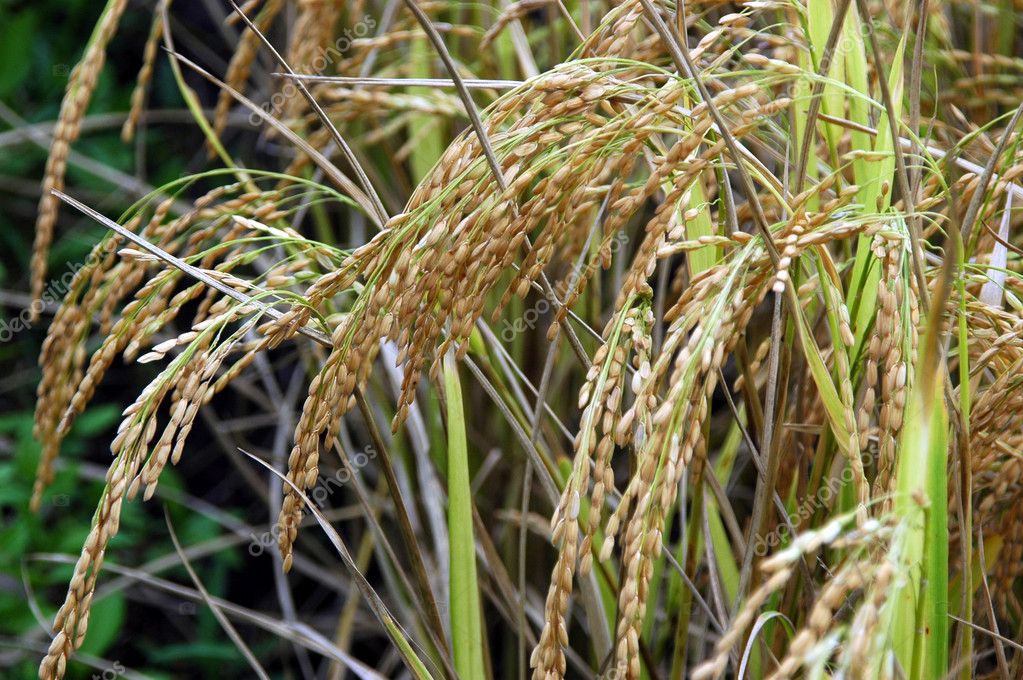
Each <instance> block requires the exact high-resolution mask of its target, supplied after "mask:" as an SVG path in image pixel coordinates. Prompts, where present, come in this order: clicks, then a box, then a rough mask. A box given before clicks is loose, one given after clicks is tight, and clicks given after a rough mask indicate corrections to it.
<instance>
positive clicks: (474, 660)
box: [444, 352, 486, 678]
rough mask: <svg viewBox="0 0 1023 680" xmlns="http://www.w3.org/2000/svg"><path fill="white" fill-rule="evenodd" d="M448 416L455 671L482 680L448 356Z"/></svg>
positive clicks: (472, 544) (461, 428)
mask: <svg viewBox="0 0 1023 680" xmlns="http://www.w3.org/2000/svg"><path fill="white" fill-rule="evenodd" d="M444 392H445V397H446V399H447V414H448V534H449V535H450V542H449V550H450V553H451V584H450V591H451V594H450V598H451V602H450V605H451V642H452V645H453V647H454V649H453V651H454V655H455V670H456V671H458V675H459V676H460V677H462V678H484V677H486V675H485V673H484V670H483V640H482V633H481V629H480V599H479V597H480V591H479V584H478V583H477V580H476V539H475V538H474V536H473V527H472V517H473V513H472V487H471V480H470V478H469V451H468V445H467V444H466V439H465V410H464V406H463V404H462V385H461V382H460V381H459V378H458V363H457V362H456V361H455V356H454V353H453V352H448V353H447V354H446V355H445V356H444Z"/></svg>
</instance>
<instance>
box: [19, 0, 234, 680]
mask: <svg viewBox="0 0 1023 680" xmlns="http://www.w3.org/2000/svg"><path fill="white" fill-rule="evenodd" d="M101 9H102V3H95V2H88V1H87V0H60V1H57V0H43V1H39V2H10V0H0V63H2V64H3V68H0V206H2V209H0V369H2V370H0V677H3V678H11V679H15V678H35V677H36V672H37V670H36V669H37V667H38V663H39V660H40V658H41V657H42V653H43V652H44V651H45V649H46V646H47V645H48V644H49V634H48V629H49V626H50V624H51V622H52V620H53V616H54V614H55V613H56V608H57V606H58V605H59V604H60V602H62V601H63V597H64V592H65V590H66V588H67V582H68V579H69V578H70V575H71V571H72V566H73V561H74V559H76V558H77V555H78V553H79V552H80V550H81V547H82V544H83V542H84V539H85V537H86V535H87V533H88V530H89V526H90V521H91V518H92V515H93V513H94V511H95V507H96V502H97V500H98V499H99V497H100V493H101V491H102V488H103V483H102V482H103V474H104V472H105V469H106V466H107V464H108V463H109V460H110V454H109V448H108V445H109V441H110V438H111V436H112V432H113V431H114V429H115V428H116V425H117V422H118V420H119V411H120V409H121V408H123V406H124V404H113V403H110V400H109V399H108V400H107V402H106V403H104V400H103V399H102V398H101V399H99V400H97V402H96V405H94V406H93V407H91V408H90V409H89V410H88V411H87V412H86V413H85V414H84V415H83V416H82V417H81V418H80V419H79V420H78V421H77V422H76V424H75V426H74V429H73V431H72V433H71V435H70V436H69V437H68V438H67V440H66V441H65V442H64V445H63V447H62V449H61V458H60V460H59V463H58V467H57V469H56V477H55V480H54V482H53V484H52V485H51V486H50V488H49V489H48V490H47V492H46V495H45V498H44V503H43V507H42V508H41V509H40V511H39V512H38V513H32V512H31V511H30V510H29V507H28V505H29V498H30V496H31V493H32V484H33V480H34V478H35V470H36V464H37V462H38V457H39V446H38V444H37V442H36V441H35V440H34V438H33V436H32V426H33V411H34V405H35V386H36V384H37V383H38V380H39V371H38V368H37V367H36V358H37V356H38V353H39V349H40V347H41V345H42V341H43V339H44V337H45V332H46V327H47V324H48V323H49V320H50V318H51V312H47V313H44V315H43V318H42V319H40V321H39V322H38V323H37V324H35V325H33V326H31V327H29V328H27V329H25V330H19V331H18V332H11V330H10V329H12V328H15V327H18V326H17V325H16V323H15V320H17V319H20V320H22V321H24V320H25V319H26V318H27V316H26V315H25V314H24V306H25V304H26V303H27V293H26V291H27V290H28V287H29V286H28V264H29V260H30V257H31V252H32V242H33V238H34V220H35V213H36V206H37V204H38V201H39V196H40V182H41V178H42V175H43V169H44V164H45V159H46V153H47V149H46V148H45V146H44V145H43V144H40V143H39V142H38V141H37V138H36V139H34V138H33V137H32V136H31V135H29V134H27V133H26V130H27V129H28V128H27V126H33V129H35V130H36V131H37V132H36V134H37V135H38V134H39V131H42V132H44V133H46V134H47V138H46V139H44V140H43V141H44V143H45V142H46V141H47V140H48V133H49V130H48V129H47V128H46V124H48V123H52V122H53V121H54V120H55V119H56V117H57V115H58V112H59V110H60V103H61V99H62V97H63V94H64V88H65V86H66V83H67V79H68V76H69V74H70V72H71V69H72V68H73V67H74V64H75V63H76V62H77V60H78V59H79V58H80V56H81V50H82V47H83V45H84V42H85V39H84V37H85V36H87V35H88V34H89V33H90V32H91V30H92V28H93V25H94V23H95V21H96V19H97V17H98V15H99V12H100V10H101ZM151 18H152V14H151V12H150V11H148V9H147V10H142V9H141V8H138V11H129V12H128V15H127V16H126V18H125V21H124V22H123V24H122V26H121V28H120V30H119V32H118V39H117V40H115V41H114V43H113V45H112V46H111V52H110V54H109V55H108V60H107V64H106V66H105V68H104V70H103V74H102V77H101V79H100V82H99V85H98V87H97V89H96V92H95V94H94V95H93V98H92V102H91V105H90V107H89V116H90V117H103V118H104V119H105V120H108V121H111V122H110V123H109V124H107V125H104V126H102V127H101V128H99V129H90V130H87V131H86V132H84V133H83V134H82V136H81V138H80V139H79V140H78V141H77V142H76V143H75V145H74V147H73V148H74V150H75V151H76V152H78V153H80V154H82V155H84V156H85V157H87V158H88V159H90V160H91V161H94V162H96V163H98V164H100V165H102V166H105V167H106V168H110V169H114V170H117V171H119V172H122V173H126V174H128V175H132V176H134V177H136V178H137V179H140V180H142V181H144V182H146V183H148V184H150V185H152V186H159V185H160V184H163V183H165V182H167V181H169V180H171V179H175V178H177V177H179V176H180V175H181V174H183V173H184V172H185V171H186V167H185V162H186V161H183V160H182V159H186V160H187V159H188V158H190V157H191V156H192V155H194V154H195V151H196V148H197V144H196V142H197V141H198V138H197V136H196V137H192V136H190V135H192V134H194V133H192V132H190V131H185V132H184V133H183V132H182V130H181V129H180V128H182V127H183V126H180V125H179V126H177V127H175V128H166V127H160V126H152V127H149V128H147V129H146V130H145V131H144V133H143V135H142V136H141V137H140V141H138V142H137V144H136V145H131V144H125V143H124V142H122V141H121V139H120V118H119V117H117V116H111V115H109V114H118V113H121V114H123V113H124V112H126V111H127V110H128V106H129V101H130V96H131V92H132V89H133V86H134V81H135V76H136V73H137V71H138V68H139V66H140V65H141V54H142V45H143V44H144V42H145V39H146V36H147V34H148V31H149V21H150V20H151ZM149 99H150V102H151V105H152V106H154V107H163V108H180V103H179V102H180V98H179V97H178V95H177V92H176V89H175V85H174V82H173V79H172V78H171V77H170V74H169V72H168V70H167V69H166V64H165V63H161V64H160V66H158V68H157V70H156V73H155V76H154V82H153V85H152V88H151V93H150V97H149ZM183 151H184V152H183ZM139 158H143V159H145V163H144V166H143V167H140V166H139V165H138V164H137V159H139ZM67 184H68V186H69V187H72V193H75V194H76V195H79V196H83V197H85V198H87V199H88V201H89V202H90V203H91V204H93V205H96V206H97V208H98V209H101V210H102V211H103V212H105V213H107V214H110V215H114V216H116V215H118V214H119V213H120V211H121V210H123V209H124V208H125V207H127V205H128V203H129V202H130V199H133V198H134V197H132V196H129V195H126V194H125V193H124V192H123V191H122V190H121V189H120V188H119V187H117V186H114V185H112V184H111V183H110V182H109V181H107V180H106V179H101V178H98V177H96V176H95V175H94V174H92V173H91V172H88V171H85V170H83V169H82V168H81V167H79V166H78V165H76V164H75V163H72V164H71V165H70V167H69V171H68V176H67ZM102 236H103V229H102V228H101V227H99V226H98V225H96V224H94V223H92V222H90V221H89V220H87V219H82V218H81V217H79V216H77V215H75V214H73V213H71V212H70V211H68V210H64V211H62V213H61V219H60V221H59V223H58V228H57V233H56V235H55V239H54V246H53V250H52V253H51V256H50V270H49V271H50V273H49V278H50V280H51V281H55V280H58V279H59V277H60V276H61V275H62V274H63V273H65V272H67V271H68V268H69V267H71V266H73V265H74V263H78V262H82V261H83V260H85V258H86V257H87V256H88V254H89V251H90V249H91V248H92V246H93V245H94V244H95V243H96V242H97V241H99V239H100V238H102ZM127 379H128V380H130V378H127ZM114 389H116V386H115V387H114ZM101 396H102V395H101ZM161 487H162V488H164V489H169V490H175V489H176V490H179V491H180V489H181V488H182V485H181V479H180V475H178V474H177V472H176V471H175V470H167V471H166V473H165V474H164V475H163V477H162V478H161ZM169 510H170V513H171V517H172V521H173V522H174V526H175V529H176V531H177V532H178V535H179V537H180V538H181V540H182V541H183V543H185V544H186V545H189V544H193V543H198V542H201V541H204V540H209V539H212V538H215V537H217V536H218V535H220V534H221V533H222V531H223V529H222V527H220V526H219V525H218V524H217V523H215V522H214V521H213V520H211V519H209V518H208V517H206V516H204V515H202V514H201V513H196V512H194V511H192V510H189V509H188V508H185V507H183V506H182V505H180V504H171V505H170V506H169ZM121 527H122V528H121V531H120V533H119V535H118V536H117V537H116V538H115V540H114V541H113V543H112V545H111V549H110V550H109V551H108V554H107V560H108V564H110V563H111V562H112V563H115V564H116V563H121V564H126V565H131V566H133V567H137V566H138V565H143V564H145V563H146V562H147V561H148V560H152V559H155V558H157V557H161V556H166V555H168V554H173V552H174V549H173V547H172V545H171V543H170V541H169V539H168V538H167V534H168V532H167V529H166V526H165V523H164V517H163V511H162V507H161V504H160V503H159V502H158V501H155V500H154V502H152V503H149V504H145V505H143V504H141V503H127V504H125V506H124V514H123V516H122V522H121ZM54 555H61V556H63V557H62V559H61V561H55V560H54V559H53V558H52V556H54ZM48 556H50V557H48ZM239 561H240V556H239V554H238V553H237V552H229V551H228V552H223V553H222V554H218V555H216V556H214V557H213V558H212V560H210V561H207V562H205V563H204V564H203V575H204V584H205V586H206V587H207V588H208V589H209V590H210V591H211V592H213V593H220V592H223V590H224V589H225V588H226V584H227V583H228V581H229V577H230V570H231V568H232V566H235V565H237V563H238V562H239ZM157 576H159V577H161V578H168V579H173V580H176V581H178V582H180V583H188V577H187V575H186V574H185V572H184V570H183V569H181V568H175V569H170V570H164V571H162V572H160V573H158V574H157ZM114 579H115V577H114V576H112V575H111V574H110V573H109V572H105V573H104V575H103V576H102V577H101V579H100V588H101V591H102V589H103V587H104V586H106V585H108V584H110V583H111V582H112V581H113V580H114ZM134 585H135V584H134V583H126V584H123V585H122V586H121V587H120V588H118V589H115V590H113V591H112V592H111V593H110V594H108V595H106V596H104V597H101V598H99V599H97V600H96V602H95V604H94V606H93V610H92V615H91V617H90V624H89V632H88V635H87V638H86V641H85V643H84V645H83V646H82V648H81V653H80V654H79V659H86V658H87V657H96V658H97V659H99V660H101V662H100V663H93V664H92V665H88V664H86V663H82V661H81V660H76V661H72V662H71V664H70V665H69V669H68V674H67V677H69V678H91V677H100V678H112V677H115V676H120V675H122V673H123V672H124V671H125V669H130V671H132V672H134V673H140V674H143V675H144V676H146V677H154V678H161V677H195V676H200V675H201V676H214V675H216V676H218V677H231V676H232V675H233V674H234V673H235V672H237V673H238V674H239V675H238V677H243V676H244V675H245V671H244V669H245V668H247V667H246V666H245V664H244V662H243V661H240V660H239V656H238V652H237V650H236V649H235V647H234V645H232V644H231V643H230V641H228V640H227V638H226V637H225V636H224V634H223V632H222V631H221V630H220V627H219V625H218V624H217V622H216V620H215V619H214V617H213V616H212V614H210V612H209V611H208V609H206V608H205V607H204V606H203V605H202V604H198V605H196V604H194V603H191V602H186V601H180V602H178V601H173V602H170V604H168V601H169V600H171V596H168V595H166V594H163V595H161V596H160V597H162V598H163V599H162V600H158V604H159V605H160V606H159V607H158V608H157V610H156V611H157V613H159V612H160V611H164V610H166V611H167V614H166V615H165V616H162V617H161V616H157V617H154V614H153V612H154V608H153V607H151V606H148V607H146V609H145V611H143V612H142V614H141V616H140V615H138V613H136V615H135V616H131V610H132V607H143V606H146V604H148V603H143V604H139V603H138V600H140V599H144V597H143V596H142V595H137V594H135V595H133V594H131V592H132V590H133V586H134ZM150 591H151V592H150ZM154 593H156V590H155V589H148V590H147V593H146V595H150V596H153V597H156V595H155V594H154ZM140 620H147V621H148V622H149V623H148V624H147V625H145V626H139V625H137V622H138V621H140ZM128 622H133V623H134V624H135V625H126V623H128ZM168 627H169V628H173V629H174V633H173V634H167V632H166V629H167V628H168ZM167 640H169V641H172V642H174V643H175V644H164V643H163V642H164V641H167Z"/></svg>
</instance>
